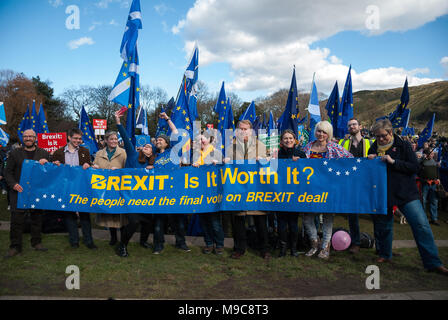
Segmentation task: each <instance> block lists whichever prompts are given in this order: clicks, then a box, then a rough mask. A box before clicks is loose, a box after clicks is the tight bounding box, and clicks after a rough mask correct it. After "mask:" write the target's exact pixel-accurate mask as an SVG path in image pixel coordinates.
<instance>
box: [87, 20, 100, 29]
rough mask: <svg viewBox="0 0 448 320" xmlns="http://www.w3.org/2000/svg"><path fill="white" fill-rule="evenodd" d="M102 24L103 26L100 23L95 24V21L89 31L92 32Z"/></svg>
mask: <svg viewBox="0 0 448 320" xmlns="http://www.w3.org/2000/svg"><path fill="white" fill-rule="evenodd" d="M102 24H103V23H102V22H96V21H94V22H93V23H92V25H91V26H90V27H89V31H93V30H95V29H96V27H97V26H100V25H102Z"/></svg>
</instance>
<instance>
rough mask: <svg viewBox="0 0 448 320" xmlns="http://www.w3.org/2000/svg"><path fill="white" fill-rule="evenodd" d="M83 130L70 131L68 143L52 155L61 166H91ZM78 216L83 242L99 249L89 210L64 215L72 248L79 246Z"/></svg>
mask: <svg viewBox="0 0 448 320" xmlns="http://www.w3.org/2000/svg"><path fill="white" fill-rule="evenodd" d="M81 143H82V131H81V130H80V129H78V128H73V129H71V130H70V131H69V132H68V144H67V145H66V146H65V147H62V148H59V149H58V150H56V151H55V152H54V154H53V155H52V156H51V161H52V162H53V163H54V164H55V165H57V166H59V165H61V164H67V165H70V166H82V168H83V169H84V170H85V169H88V168H90V165H91V164H92V163H91V158H90V152H89V150H88V149H87V148H84V147H81ZM78 216H79V219H80V221H81V230H82V235H83V242H84V244H85V245H86V246H87V248H89V249H97V247H96V246H95V244H94V243H93V238H92V225H91V222H90V214H89V213H88V212H79V213H78V212H66V213H65V215H64V221H65V225H66V227H67V230H68V235H69V242H70V246H71V247H72V248H79V234H78Z"/></svg>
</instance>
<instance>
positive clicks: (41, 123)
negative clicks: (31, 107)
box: [37, 103, 50, 133]
mask: <svg viewBox="0 0 448 320" xmlns="http://www.w3.org/2000/svg"><path fill="white" fill-rule="evenodd" d="M49 132H50V131H48V125H47V119H46V118H45V112H44V107H43V105H42V103H41V104H40V108H39V115H38V126H37V133H49Z"/></svg>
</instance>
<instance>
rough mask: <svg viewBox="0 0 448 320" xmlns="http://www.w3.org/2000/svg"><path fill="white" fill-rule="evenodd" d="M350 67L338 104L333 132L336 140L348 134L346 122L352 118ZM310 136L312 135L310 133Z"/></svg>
mask: <svg viewBox="0 0 448 320" xmlns="http://www.w3.org/2000/svg"><path fill="white" fill-rule="evenodd" d="M351 71H352V65H350V68H349V69H348V74H347V79H346V80H345V85H344V92H343V93H342V99H341V104H340V110H339V113H338V121H337V128H336V130H333V132H334V136H335V137H338V138H341V139H342V138H344V136H345V135H346V134H348V128H347V123H348V120H350V119H351V118H353V89H352V76H351ZM310 134H313V133H312V132H310Z"/></svg>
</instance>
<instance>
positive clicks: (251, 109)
mask: <svg viewBox="0 0 448 320" xmlns="http://www.w3.org/2000/svg"><path fill="white" fill-rule="evenodd" d="M255 118H256V114H255V103H254V102H253V101H252V102H251V103H250V105H249V106H248V107H247V109H246V111H244V113H243V114H242V115H241V116H240V119H239V120H240V121H241V120H249V121H250V122H252V125H253V124H254V122H255Z"/></svg>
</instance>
